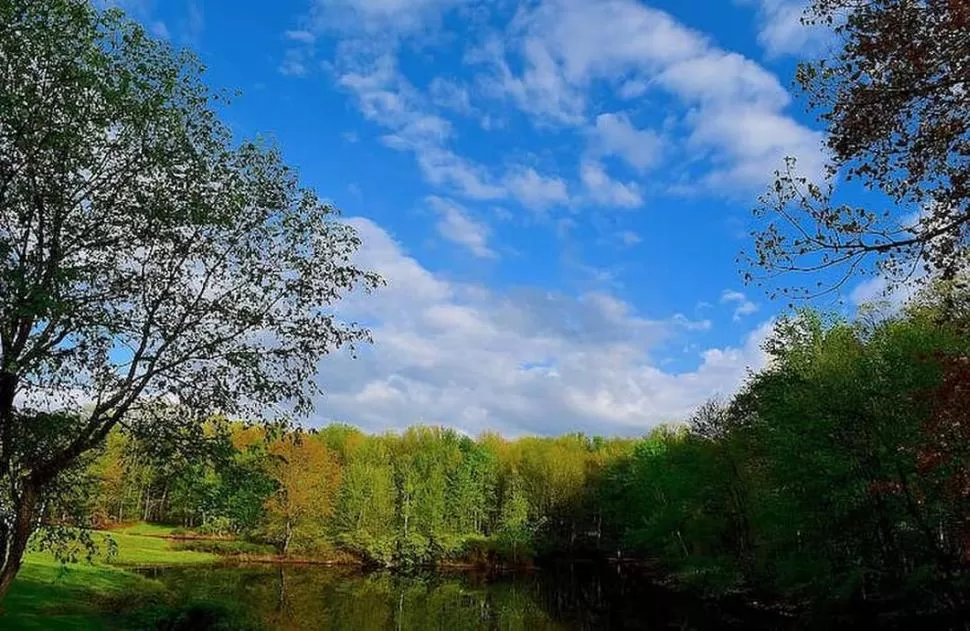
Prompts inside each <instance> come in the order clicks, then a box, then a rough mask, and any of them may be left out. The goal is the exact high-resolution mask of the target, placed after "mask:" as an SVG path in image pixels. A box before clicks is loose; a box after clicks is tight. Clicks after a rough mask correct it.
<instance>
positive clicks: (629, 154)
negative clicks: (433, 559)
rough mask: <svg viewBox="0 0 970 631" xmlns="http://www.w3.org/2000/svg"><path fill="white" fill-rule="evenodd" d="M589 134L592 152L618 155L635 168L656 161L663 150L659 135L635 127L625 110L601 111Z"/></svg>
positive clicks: (596, 154)
mask: <svg viewBox="0 0 970 631" xmlns="http://www.w3.org/2000/svg"><path fill="white" fill-rule="evenodd" d="M588 135H589V138H590V140H589V143H590V149H589V150H590V153H591V155H593V156H595V157H601V156H611V155H616V156H620V157H621V158H623V159H624V160H625V161H626V162H627V163H628V164H629V165H630V166H632V167H633V168H634V169H636V170H638V171H644V170H646V169H647V167H650V166H653V165H654V164H656V163H657V161H658V160H659V158H660V153H661V151H662V149H663V141H662V140H661V137H660V135H659V134H657V133H656V132H654V131H652V130H649V129H637V128H636V127H635V126H634V125H633V123H631V122H630V117H629V116H628V115H627V114H625V113H624V112H617V113H605V114H600V115H599V116H597V117H596V120H595V122H594V124H593V126H592V128H591V129H590V130H589V132H588Z"/></svg>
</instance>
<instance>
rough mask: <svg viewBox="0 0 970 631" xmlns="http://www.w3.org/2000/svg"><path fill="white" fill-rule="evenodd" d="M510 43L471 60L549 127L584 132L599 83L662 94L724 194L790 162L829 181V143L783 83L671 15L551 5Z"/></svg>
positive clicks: (521, 18)
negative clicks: (790, 158)
mask: <svg viewBox="0 0 970 631" xmlns="http://www.w3.org/2000/svg"><path fill="white" fill-rule="evenodd" d="M508 39H509V41H510V42H511V44H509V45H506V44H499V43H496V42H495V41H493V42H491V43H490V44H488V45H486V46H485V47H483V48H482V49H480V50H478V51H476V52H475V54H474V55H472V56H471V58H470V59H471V61H478V62H484V63H487V65H488V67H489V68H490V69H491V72H492V75H491V79H490V83H488V85H490V86H491V87H492V88H493V89H497V90H499V91H500V92H501V93H504V94H505V95H506V96H508V97H509V98H511V99H512V100H513V101H514V102H515V103H517V104H518V105H519V107H520V108H521V109H523V111H525V112H527V113H530V114H533V115H534V116H536V117H537V118H539V119H540V121H544V120H547V119H552V120H556V121H558V122H561V123H568V124H579V123H581V122H582V121H583V120H584V119H585V118H586V116H587V109H588V106H589V102H588V98H587V95H588V93H589V91H590V89H591V88H592V86H593V84H594V83H595V82H600V83H605V84H607V85H611V86H616V87H617V89H618V90H619V92H620V94H621V95H626V96H633V95H635V94H642V93H644V92H646V91H647V90H659V91H661V92H662V93H665V94H666V95H668V96H669V97H672V98H673V99H674V102H675V106H671V105H669V104H664V105H663V107H664V110H665V111H667V110H670V109H672V108H673V109H674V111H677V109H679V110H680V111H682V112H683V113H684V115H683V116H682V117H681V119H682V123H683V124H685V125H686V126H687V127H688V131H689V138H690V141H689V142H688V144H687V149H689V150H690V151H691V153H692V155H693V157H695V158H698V159H702V160H703V161H704V164H706V167H705V168H706V170H707V173H706V175H704V176H703V177H702V180H703V181H704V182H706V183H707V184H708V185H709V187H710V188H712V189H714V190H715V191H725V192H733V191H743V192H745V193H748V192H751V191H752V190H756V189H760V188H761V187H763V186H764V185H765V184H766V183H767V182H768V180H769V179H770V177H771V173H772V172H773V170H774V169H777V168H780V167H782V166H783V158H784V157H785V156H786V155H789V154H792V155H796V156H798V157H799V158H800V162H799V165H800V170H801V172H802V173H805V174H807V175H809V176H815V175H817V174H818V173H820V172H821V166H822V164H823V154H822V147H821V139H822V137H821V134H819V133H817V132H814V131H812V130H810V129H808V128H806V127H804V126H802V125H801V124H799V123H798V122H796V121H795V120H794V119H792V118H791V117H789V116H788V115H786V114H785V113H784V110H785V109H786V108H787V107H788V105H789V102H790V100H791V99H790V97H789V95H788V93H787V91H786V90H785V89H784V87H783V86H782V85H781V84H780V83H779V81H778V80H777V78H775V76H774V75H772V74H771V73H770V72H768V71H767V70H765V69H764V68H762V67H761V66H760V65H758V64H757V63H755V62H753V61H751V60H750V59H747V58H745V57H743V56H742V55H738V54H736V53H731V52H727V51H724V50H721V49H719V48H717V47H716V46H715V45H714V44H713V43H711V42H710V41H709V40H708V38H707V37H706V36H704V35H702V34H700V33H698V32H696V31H694V30H691V29H689V28H687V27H685V26H683V25H681V24H680V23H678V22H677V21H676V20H674V18H672V17H671V16H670V15H669V14H667V13H665V12H663V11H660V10H657V9H654V8H651V7H648V6H645V5H643V4H641V3H639V2H636V1H634V0H605V1H602V2H588V1H586V0H544V1H542V2H540V3H539V5H538V6H537V7H536V8H535V9H534V10H531V11H521V12H520V13H519V14H518V15H517V18H516V19H515V20H513V22H512V24H511V26H510V28H509V32H508ZM510 58H511V59H513V60H516V61H518V62H520V63H521V65H522V67H523V70H522V71H521V72H520V73H518V74H516V73H514V72H512V71H511V70H510V68H511V63H510V62H509V61H508V59H510ZM631 76H632V79H631V80H625V79H624V78H625V77H631ZM631 81H632V83H631ZM605 122H607V124H609V123H613V124H616V123H618V122H619V121H616V120H613V121H611V120H609V119H607V120H606V121H605ZM645 155H646V154H644V156H643V157H641V159H645Z"/></svg>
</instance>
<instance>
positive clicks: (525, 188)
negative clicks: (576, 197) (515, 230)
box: [505, 167, 569, 209]
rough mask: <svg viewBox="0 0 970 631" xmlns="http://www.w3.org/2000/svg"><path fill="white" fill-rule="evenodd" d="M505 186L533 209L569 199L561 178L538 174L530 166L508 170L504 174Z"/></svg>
mask: <svg viewBox="0 0 970 631" xmlns="http://www.w3.org/2000/svg"><path fill="white" fill-rule="evenodd" d="M505 186H506V187H507V188H508V190H509V192H510V193H511V194H512V195H513V196H514V197H516V198H517V199H518V200H519V201H520V202H521V203H522V205H524V206H527V207H529V208H533V209H542V208H545V207H547V206H550V205H553V204H564V203H566V202H567V201H569V194H568V192H567V190H566V183H565V182H564V181H563V180H562V179H561V178H558V177H546V176H543V175H540V174H539V173H538V172H537V171H536V170H535V169H533V168H532V167H525V168H518V169H513V170H510V171H509V172H508V173H506V175H505Z"/></svg>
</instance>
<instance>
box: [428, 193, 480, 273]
mask: <svg viewBox="0 0 970 631" xmlns="http://www.w3.org/2000/svg"><path fill="white" fill-rule="evenodd" d="M426 201H427V202H428V206H430V207H431V208H432V210H434V211H435V212H436V213H438V221H437V224H436V228H437V230H438V234H440V235H441V236H442V237H444V238H445V239H447V240H449V241H451V242H453V243H457V244H458V245H460V246H462V247H464V248H466V249H467V250H468V251H469V252H471V253H472V254H474V255H475V256H477V257H480V258H487V259H493V258H497V255H496V253H495V251H494V250H492V249H491V248H490V247H488V238H489V235H490V234H491V230H490V229H489V227H488V225H486V224H485V223H482V222H479V221H475V220H473V219H471V218H470V217H469V216H468V211H467V210H466V209H464V208H462V207H461V206H459V205H458V204H456V203H454V202H452V201H451V200H447V199H443V198H441V197H436V196H431V197H428V198H427V200H426Z"/></svg>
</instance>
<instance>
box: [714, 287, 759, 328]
mask: <svg viewBox="0 0 970 631" xmlns="http://www.w3.org/2000/svg"><path fill="white" fill-rule="evenodd" d="M721 303H722V304H734V305H735V307H734V313H733V315H732V318H733V319H734V321H735V322H738V321H740V320H741V318H743V317H744V316H746V315H751V314H752V313H755V312H757V311H758V308H759V307H758V305H757V304H755V303H754V302H752V301H751V300H748V297H747V296H746V295H744V294H743V293H741V292H740V291H734V290H731V289H725V290H724V292H723V293H722V294H721Z"/></svg>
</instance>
